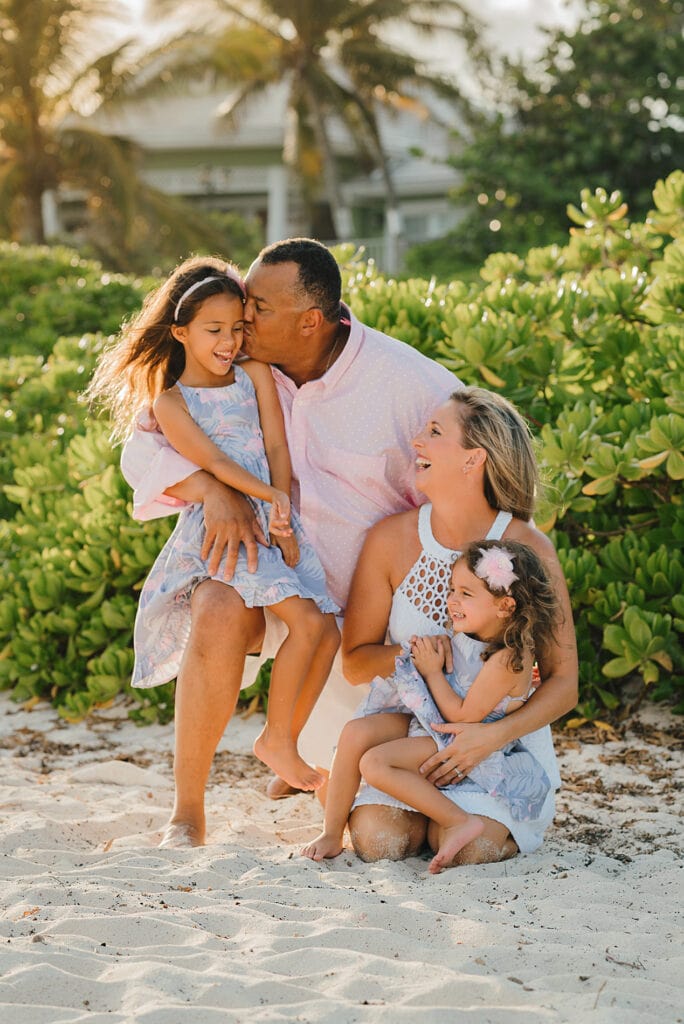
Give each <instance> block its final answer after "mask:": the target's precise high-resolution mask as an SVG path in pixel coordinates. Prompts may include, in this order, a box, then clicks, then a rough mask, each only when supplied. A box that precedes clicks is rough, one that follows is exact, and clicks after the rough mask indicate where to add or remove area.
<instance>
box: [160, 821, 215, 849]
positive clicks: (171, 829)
mask: <svg viewBox="0 0 684 1024" xmlns="http://www.w3.org/2000/svg"><path fill="white" fill-rule="evenodd" d="M204 838H205V836H204V829H203V828H202V829H200V828H198V827H197V826H196V825H190V824H189V823H188V822H185V821H170V822H169V823H168V825H167V826H166V828H165V829H164V835H163V836H162V837H161V842H160V843H159V849H160V850H183V849H190V847H193V846H204Z"/></svg>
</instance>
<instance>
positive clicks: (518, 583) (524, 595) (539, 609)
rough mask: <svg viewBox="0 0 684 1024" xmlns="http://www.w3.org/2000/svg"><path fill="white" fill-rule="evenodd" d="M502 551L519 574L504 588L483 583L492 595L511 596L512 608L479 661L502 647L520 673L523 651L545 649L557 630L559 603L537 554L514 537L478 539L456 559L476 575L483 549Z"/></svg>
mask: <svg viewBox="0 0 684 1024" xmlns="http://www.w3.org/2000/svg"><path fill="white" fill-rule="evenodd" d="M492 550H494V551H505V552H507V553H508V554H509V555H511V556H512V558H513V571H514V573H515V574H516V576H517V577H518V578H517V579H516V580H514V581H513V582H512V583H511V585H510V587H508V588H507V589H503V588H496V587H492V586H491V585H490V584H489V582H488V581H487V580H486V579H483V578H482V577H481V576H478V579H482V582H483V583H484V585H485V586H486V588H487V590H488V591H489V593H490V594H492V595H493V597H497V598H498V597H512V598H513V600H514V601H515V609H514V611H513V612H512V613H511V616H510V618H509V619H508V620H506V625H505V629H504V635H503V637H502V640H501V642H500V643H493V644H489V645H488V647H487V648H486V649H485V651H484V652H483V654H482V660H483V661H486V660H487V659H488V658H490V657H491V656H492V654H495V653H496V651H500V650H501V649H502V647H503V648H505V649H506V651H508V654H509V665H510V667H511V669H512V670H513V671H514V672H522V670H523V666H524V660H525V654H526V652H528V651H531V652H532V654H534V652H535V651H538V650H540V649H542V648H544V647H545V646H546V645H547V644H548V643H549V641H550V640H551V639H552V638H553V636H554V634H555V632H556V626H557V623H558V616H559V613H560V604H559V601H558V596H557V594H556V592H555V590H554V588H553V584H552V583H551V580H550V579H549V574H548V573H547V571H546V569H545V568H544V565H543V563H542V561H541V559H540V558H539V555H537V553H536V552H535V551H533V550H532V548H531V547H528V545H527V544H520V543H519V542H518V541H514V540H481V541H476V542H475V543H473V544H469V545H468V547H466V548H464V550H463V551H462V552H461V554H460V556H459V558H458V559H457V560H456V561H457V562H459V561H461V560H465V563H466V565H467V566H468V568H469V569H470V571H471V572H472V573H473V575H475V576H477V575H478V574H477V566H478V563H479V561H480V559H481V558H482V553H483V552H484V551H492Z"/></svg>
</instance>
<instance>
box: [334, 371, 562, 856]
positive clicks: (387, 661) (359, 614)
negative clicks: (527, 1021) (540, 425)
mask: <svg viewBox="0 0 684 1024" xmlns="http://www.w3.org/2000/svg"><path fill="white" fill-rule="evenodd" d="M414 448H415V450H416V483H417V487H418V488H419V489H420V490H421V491H422V492H423V493H424V494H425V496H426V497H427V499H428V503H427V504H425V505H423V506H422V508H421V509H416V510H412V511H410V512H405V513H401V514H399V515H395V516H390V517H389V518H388V519H385V520H383V521H382V522H381V523H379V524H378V525H377V526H375V527H373V529H372V530H371V531H370V532H369V534H368V537H367V539H366V542H365V544H364V547H363V550H362V552H361V557H360V560H359V564H358V567H357V569H356V573H355V576H354V580H353V583H352V588H351V593H350V598H349V605H348V608H347V614H346V618H345V624H344V632H343V638H342V654H343V664H344V671H345V676H346V677H347V679H348V680H349V681H350V682H351V683H353V684H361V683H366V682H368V681H369V680H370V679H372V678H373V677H374V676H388V675H389V674H390V673H391V672H392V671H393V669H394V659H395V658H396V656H397V655H398V654H399V652H400V649H401V648H400V644H401V643H402V642H403V641H407V640H409V639H410V638H411V636H413V635H423V636H425V635H433V636H434V635H439V634H443V633H444V631H445V627H446V597H447V587H448V581H449V575H450V571H451V565H452V563H453V561H454V559H455V557H456V554H457V553H458V552H459V551H460V550H462V548H463V547H464V546H465V545H466V544H469V543H471V542H472V541H477V540H481V539H484V538H485V537H486V538H489V539H498V538H501V537H505V538H507V539H510V540H516V541H520V542H521V543H523V544H527V545H529V546H530V547H531V548H533V549H534V551H536V552H537V554H538V555H539V556H540V558H541V559H542V560H543V562H544V564H545V566H546V568H547V570H548V572H549V575H550V577H551V579H552V581H553V584H554V586H555V589H556V592H557V595H558V598H559V603H560V607H561V620H560V621H559V623H558V625H557V628H556V635H555V638H552V639H551V638H550V639H549V643H548V645H547V647H546V649H545V650H544V651H543V652H542V654H541V656H539V658H538V663H539V670H540V673H541V678H542V680H543V685H542V686H541V687H540V688H539V690H538V691H537V692H536V693H535V694H534V695H533V697H532V698H531V699H530V700H529V701H528V702H527V703H526V704H525V706H524V707H523V708H521V709H520V710H519V711H516V712H514V713H513V714H511V715H508V716H506V717H505V718H503V719H500V720H499V721H497V722H492V723H488V724H481V723H477V724H459V725H444V726H441V727H440V728H441V730H442V731H444V732H451V733H453V734H454V737H455V738H454V740H453V741H452V742H451V743H450V744H449V745H448V746H447V747H445V748H444V749H443V750H441V751H439V752H438V753H436V754H435V755H433V756H432V757H431V758H430V759H429V760H428V761H426V762H425V765H424V766H423V770H424V771H425V773H426V776H427V778H428V779H430V781H432V782H433V783H436V784H439V785H440V786H448V787H450V788H448V789H447V794H448V795H449V797H450V798H451V799H452V800H454V802H455V803H457V804H458V805H459V806H460V807H462V808H463V809H464V810H467V811H468V812H469V813H471V814H478V815H479V816H480V817H481V818H482V819H483V822H484V829H483V831H482V833H481V835H480V836H479V837H478V838H477V839H475V840H473V842H472V843H470V844H468V845H467V846H466V847H464V849H463V850H461V851H460V853H459V854H458V855H457V857H456V859H455V861H454V863H460V864H462V863H486V862H490V861H498V860H503V859H505V858H507V857H511V856H514V855H515V853H517V852H518V851H519V850H522V851H523V852H530V851H531V850H534V849H536V848H537V847H538V846H539V845H540V843H541V841H542V837H543V833H544V830H545V829H546V828H547V826H548V825H549V824H550V822H551V820H552V818H553V812H554V800H553V788H557V786H558V785H559V783H560V779H559V776H558V770H557V767H556V764H555V756H554V754H553V746H552V743H551V735H550V730H549V728H548V725H549V723H550V722H552V721H554V720H555V719H556V718H558V717H559V716H560V715H562V714H564V713H565V712H567V711H569V710H570V709H571V708H573V707H574V706H575V703H576V701H577V650H576V644H575V634H574V628H573V622H572V613H571V609H570V600H569V596H568V591H567V587H566V585H565V581H564V579H563V574H562V571H561V568H560V564H559V562H558V557H557V555H556V552H555V550H554V547H553V545H552V543H551V542H550V541H549V540H548V538H546V537H545V536H544V535H543V534H542V533H540V532H539V530H537V529H536V527H534V526H533V525H532V523H531V522H530V521H529V520H530V518H531V516H532V512H533V504H534V495H535V491H536V487H537V468H536V462H535V458H534V453H533V451H532V445H531V442H530V436H529V432H528V430H527V427H526V425H525V423H524V422H523V420H522V419H521V417H520V416H519V415H518V413H517V412H516V411H515V409H514V408H513V407H512V406H511V405H510V404H509V403H508V402H507V401H506V400H505V399H503V398H501V397H500V396H498V395H496V394H493V393H491V392H488V391H484V390H483V389H481V388H474V387H471V388H465V389H464V390H462V391H458V392H455V393H454V394H453V395H452V396H451V398H450V399H449V400H448V401H447V402H446V403H445V404H444V405H442V406H440V408H439V409H438V410H437V411H436V413H435V415H434V418H433V419H432V420H431V421H430V422H429V423H428V424H427V425H426V426H425V428H424V430H423V432H422V433H421V434H420V435H419V436H418V437H417V438H416V439H415V441H414ZM388 633H389V639H390V642H389V643H386V642H385V638H386V635H387V634H388ZM445 646H446V644H445ZM523 735H524V736H525V745H526V747H527V748H528V749H532V750H533V751H534V753H535V754H536V756H538V757H539V758H540V759H541V760H542V763H543V764H544V766H545V768H546V770H547V773H549V776H550V778H551V779H552V783H553V788H552V790H551V793H550V794H549V798H548V799H547V802H546V803H545V805H544V807H543V809H542V812H541V814H540V817H539V819H538V820H535V821H531V822H529V821H528V822H514V821H513V820H512V817H511V815H510V810H509V809H508V808H507V807H506V806H505V805H504V804H503V803H502V802H501V801H500V800H498V799H497V798H495V797H491V796H490V795H489V794H486V793H484V792H483V791H481V790H480V789H479V787H477V786H476V784H475V783H472V782H471V780H469V779H466V778H465V777H466V776H467V775H468V772H469V771H470V770H471V769H472V768H473V767H474V766H475V765H476V764H479V763H480V762H481V761H482V760H484V758H485V757H487V756H489V755H490V754H491V753H492V752H493V751H495V750H499V749H501V748H502V747H503V746H505V745H506V744H507V743H510V742H512V741H513V740H515V739H518V738H520V737H522V736H523ZM460 780H464V781H462V782H461V781H460ZM349 829H350V834H351V838H352V843H353V845H354V849H355V850H356V852H357V853H358V855H359V856H360V857H362V858H363V859H364V860H378V859H382V858H390V859H400V858H403V857H407V856H412V855H414V854H416V853H417V852H418V851H419V850H420V849H421V847H422V846H423V844H424V842H425V839H426V838H427V841H428V843H429V844H430V846H431V847H432V849H433V850H437V849H438V848H439V845H440V835H439V830H438V828H437V826H436V824H435V823H434V822H429V821H427V820H426V819H425V817H424V816H423V815H420V814H418V813H417V812H415V811H412V810H410V809H409V808H407V807H406V806H405V805H401V804H400V803H399V802H398V801H396V800H394V799H393V798H392V797H388V796H386V795H385V794H383V793H381V792H380V791H379V790H373V789H372V788H371V787H368V786H366V787H364V788H362V790H361V792H360V794H359V796H358V797H357V800H356V803H355V805H354V809H353V810H352V814H351V817H350V819H349Z"/></svg>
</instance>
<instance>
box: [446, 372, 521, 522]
mask: <svg viewBox="0 0 684 1024" xmlns="http://www.w3.org/2000/svg"><path fill="white" fill-rule="evenodd" d="M451 400H452V401H453V402H454V403H455V405H456V414H457V416H458V419H459V423H460V425H461V430H462V432H463V446H464V447H465V448H484V450H485V451H486V452H487V459H486V461H485V466H484V488H485V497H486V499H487V501H488V502H489V504H490V505H491V507H492V508H493V509H497V510H499V511H501V512H510V513H511V514H512V515H514V516H516V518H518V519H524V520H525V521H527V520H529V519H531V518H532V513H533V512H534V505H535V498H536V495H537V492H538V489H539V471H538V469H537V460H536V458H535V455H534V449H533V447H532V436H531V434H530V430H529V427H528V426H527V424H526V423H525V421H524V419H523V418H522V416H521V415H520V413H519V412H518V411H517V409H516V408H515V407H514V406H513V405H511V403H510V402H509V401H507V400H506V399H505V398H502V397H501V395H497V394H496V393H495V392H493V391H486V390H485V389H484V388H477V387H467V388H463V389H462V390H461V391H455V392H454V393H453V394H452V396H451Z"/></svg>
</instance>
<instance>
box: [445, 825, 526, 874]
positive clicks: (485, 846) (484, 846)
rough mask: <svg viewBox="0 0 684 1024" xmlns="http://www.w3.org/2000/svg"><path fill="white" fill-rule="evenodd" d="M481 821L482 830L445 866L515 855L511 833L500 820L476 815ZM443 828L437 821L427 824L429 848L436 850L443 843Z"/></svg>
mask: <svg viewBox="0 0 684 1024" xmlns="http://www.w3.org/2000/svg"><path fill="white" fill-rule="evenodd" d="M477 817H479V818H480V820H481V821H482V826H483V827H482V832H481V833H480V835H479V836H478V837H477V838H476V839H473V840H472V842H470V843H467V844H466V846H464V847H463V848H462V849H460V850H459V851H458V852H457V853H456V855H455V856H454V857H453V859H452V861H451V863H450V864H445V865H444V866H445V867H457V866H460V865H464V864H493V863H496V862H497V861H500V860H508V859H509V858H510V857H515V855H516V854H517V853H518V847H517V845H516V843H515V840H514V839H513V837H512V835H511V833H510V832H509V831H508V829H507V828H506V826H505V825H502V824H501V822H500V821H494V820H493V818H485V817H483V816H482V815H477ZM443 833H444V830H443V829H442V827H441V825H438V824H437V822H435V821H431V822H429V824H428V833H427V835H428V843H429V844H430V848H431V849H432V850H434V851H435V852H437V851H438V850H439V848H440V846H442V845H443V843H444V834H443Z"/></svg>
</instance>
